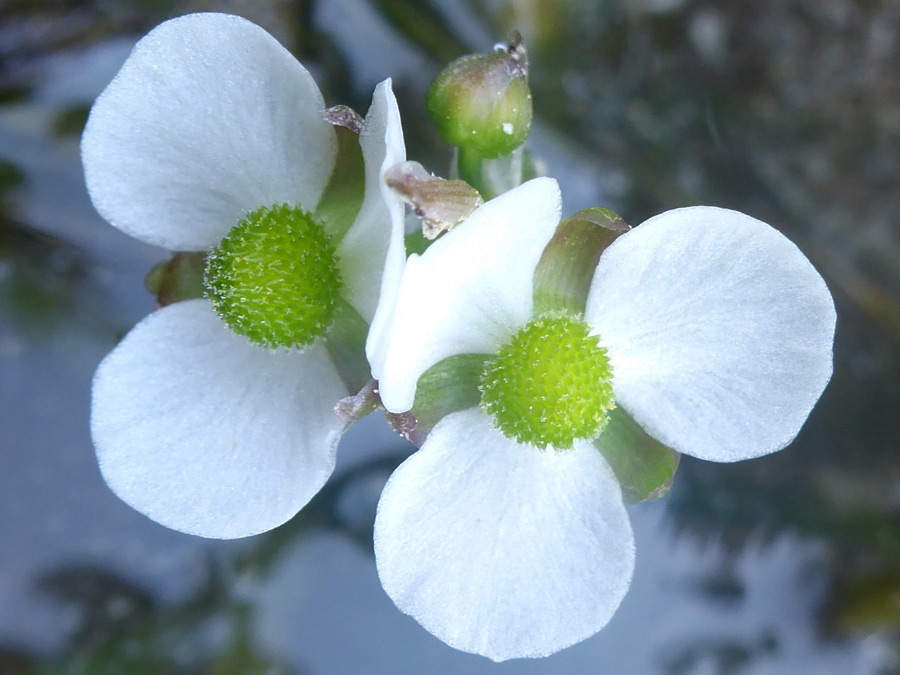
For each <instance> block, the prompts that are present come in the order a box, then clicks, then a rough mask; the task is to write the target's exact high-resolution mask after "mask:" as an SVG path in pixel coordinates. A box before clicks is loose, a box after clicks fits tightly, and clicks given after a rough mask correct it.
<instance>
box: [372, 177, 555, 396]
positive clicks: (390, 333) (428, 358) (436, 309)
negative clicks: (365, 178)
mask: <svg viewBox="0 0 900 675" xmlns="http://www.w3.org/2000/svg"><path fill="white" fill-rule="evenodd" d="M560 208H561V206H560V195H559V187H558V186H557V184H556V181H555V180H553V179H552V178H536V179H534V180H531V181H529V182H527V183H525V184H523V185H520V186H519V187H517V188H515V189H514V190H510V191H509V192H506V193H504V194H502V195H500V196H499V197H497V198H496V199H492V200H491V201H489V202H487V203H486V204H484V205H483V206H481V207H479V208H478V209H477V210H476V211H475V212H474V213H473V214H472V215H471V216H469V218H467V219H466V220H465V221H464V222H463V223H461V224H460V225H457V226H456V227H455V228H454V229H453V230H451V231H450V232H448V233H447V234H445V235H444V236H442V237H441V238H440V239H438V240H437V241H435V242H434V243H433V244H432V245H431V246H429V247H428V249H427V250H426V251H425V253H423V254H422V255H421V256H416V255H411V256H410V257H409V260H407V262H406V269H405V271H404V273H403V280H402V281H401V283H400V290H399V295H398V299H397V308H396V310H395V313H394V316H393V319H392V321H391V323H390V325H389V326H388V325H386V326H385V329H384V330H385V332H386V336H385V337H381V336H379V339H384V340H385V341H386V342H389V345H388V347H387V349H386V351H385V356H384V363H383V364H379V363H378V359H377V358H376V359H373V363H372V368H373V372H379V371H380V377H378V378H377V379H378V380H379V385H380V390H381V399H382V401H383V403H384V405H385V407H386V408H387V409H388V410H389V411H391V412H405V411H406V410H409V408H410V407H411V406H412V404H413V399H414V398H415V393H416V382H417V381H418V379H419V376H420V375H421V374H422V373H424V372H425V371H426V370H428V368H430V367H431V366H433V365H434V364H435V363H437V362H438V361H440V360H441V359H445V358H447V357H448V356H453V355H454V354H490V353H493V352H494V350H495V349H497V348H498V347H499V346H500V345H502V344H503V343H504V342H505V341H506V340H507V339H508V338H509V337H510V336H511V335H512V334H513V333H514V332H515V331H516V330H517V329H518V328H519V327H520V326H521V325H522V324H524V323H525V322H526V321H528V319H529V317H530V316H531V308H532V279H533V277H534V268H535V266H536V265H537V262H538V260H539V259H540V257H541V253H542V252H543V250H544V246H546V244H547V242H548V241H550V238H551V237H552V236H553V233H554V232H555V231H556V226H557V225H558V224H559V214H560Z"/></svg>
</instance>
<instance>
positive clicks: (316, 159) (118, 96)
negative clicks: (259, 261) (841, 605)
mask: <svg viewBox="0 0 900 675" xmlns="http://www.w3.org/2000/svg"><path fill="white" fill-rule="evenodd" d="M324 107H325V106H324V101H323V99H322V95H321V93H320V92H319V89H318V87H317V86H316V84H315V82H313V79H312V77H311V76H310V74H309V73H308V72H307V71H306V69H305V68H304V67H303V66H301V65H300V64H299V63H298V62H297V60H296V59H295V58H294V57H293V56H291V54H290V53H289V52H288V51H287V50H286V49H285V48H284V47H282V46H281V45H280V44H279V43H278V41H277V40H276V39H275V38H273V37H272V36H271V35H269V34H268V33H267V32H266V31H264V30H263V29H262V28H260V27H259V26H257V25H255V24H253V23H250V22H249V21H247V20H245V19H242V18H240V17H237V16H231V15H227V14H189V15H187V16H183V17H180V18H177V19H172V20H171V21H167V22H165V23H163V24H161V25H160V26H158V27H157V28H155V29H154V30H152V31H151V32H150V33H149V34H148V35H147V36H146V37H144V38H143V39H142V40H141V41H140V42H138V43H137V45H135V48H134V51H133V52H132V53H131V56H129V57H128V60H127V61H126V62H125V65H124V66H122V70H120V71H119V74H118V75H117V76H116V77H115V79H114V80H113V81H112V82H111V83H110V85H109V86H108V87H107V88H106V90H105V91H104V92H103V93H102V94H101V95H100V96H99V97H98V98H97V100H96V102H95V103H94V106H93V108H92V109H91V114H90V117H89V119H88V122H87V125H86V127H85V131H84V135H83V137H82V141H81V155H82V162H83V164H84V174H85V181H86V183H87V187H88V192H89V193H90V195H91V200H92V201H93V203H94V206H95V207H96V209H97V211H99V213H100V215H102V216H103V217H104V218H105V219H106V220H107V221H109V222H110V223H111V224H112V225H115V226H116V227H118V228H119V229H121V230H123V231H124V232H126V233H127V234H130V235H131V236H133V237H137V238H138V239H141V240H143V241H146V242H148V243H151V244H156V245H158V246H164V247H166V248H170V249H173V250H182V251H199V250H203V249H206V248H209V247H210V246H213V245H215V244H216V243H217V242H218V241H219V239H221V238H222V236H223V235H224V234H225V233H226V232H227V231H228V230H229V228H231V227H232V226H234V225H236V224H237V222H238V221H239V220H240V219H241V218H242V217H243V216H244V215H245V214H246V213H248V212H249V211H252V210H254V209H256V208H258V207H260V206H270V205H273V204H276V203H290V204H299V205H300V206H302V207H303V208H305V209H307V210H310V211H311V210H312V209H314V208H315V206H316V203H317V202H318V200H319V197H320V196H321V194H322V191H323V190H324V188H325V184H326V182H327V181H328V178H329V174H330V173H331V167H332V165H333V163H334V154H335V147H336V141H335V137H334V131H333V130H332V129H331V126H330V125H329V124H328V123H327V122H325V121H324V120H323V119H322V110H323V109H324Z"/></svg>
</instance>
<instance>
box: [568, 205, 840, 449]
mask: <svg viewBox="0 0 900 675" xmlns="http://www.w3.org/2000/svg"><path fill="white" fill-rule="evenodd" d="M585 318H586V320H587V321H588V323H589V324H591V326H592V327H593V329H594V331H595V332H597V333H598V334H599V335H600V341H601V343H602V344H603V345H605V346H606V347H607V348H608V349H609V356H610V361H611V363H612V366H613V377H614V382H613V389H614V391H615V394H616V398H617V401H618V403H619V404H620V405H622V406H623V407H624V408H625V409H626V410H627V411H628V412H629V413H630V414H631V415H632V416H633V417H634V419H635V420H636V421H637V422H638V423H639V424H640V425H641V426H642V427H643V428H644V429H645V430H646V431H647V432H648V433H650V434H651V435H652V436H653V437H655V438H656V439H657V440H659V441H660V442H662V443H663V444H665V445H667V446H669V447H671V448H674V449H675V450H678V451H679V452H683V453H685V454H688V455H693V456H694V457H699V458H701V459H708V460H713V461H718V462H733V461H737V460H742V459H749V458H752V457H758V456H760V455H765V454H767V453H770V452H774V451H775V450H779V449H781V448H783V447H784V446H785V445H787V444H788V443H789V442H790V441H791V440H792V439H793V438H794V436H796V435H797V432H798V431H799V430H800V427H801V426H802V425H803V423H804V421H805V420H806V418H807V416H808V415H809V412H810V410H812V407H813V406H814V405H815V403H816V401H817V400H818V399H819V396H820V395H821V393H822V391H823V389H824V388H825V385H826V384H827V383H828V380H829V379H830V377H831V370H832V344H833V341H834V327H835V319H836V317H835V311H834V303H833V301H832V299H831V294H830V293H829V291H828V288H827V286H826V285H825V282H824V281H823V280H822V277H821V276H820V275H819V273H818V272H816V270H815V269H814V268H813V266H812V265H811V264H810V262H809V261H808V260H807V259H806V257H805V256H804V255H803V254H802V253H801V252H800V250H799V249H798V248H797V247H796V246H795V245H794V244H793V243H791V242H790V241H789V240H788V239H787V238H785V237H784V236H783V235H782V234H780V233H779V232H778V231H777V230H775V229H774V228H772V227H770V226H769V225H766V224H765V223H763V222H761V221H759V220H756V219H755V218H751V217H750V216H747V215H744V214H742V213H738V212H737V211H729V210H726V209H719V208H713V207H708V206H698V207H692V208H685V209H676V210H674V211H668V212H666V213H663V214H661V215H659V216H656V217H654V218H651V219H650V220H648V221H647V222H645V223H644V224H642V225H640V226H638V227H637V228H635V229H634V230H632V231H631V232H628V233H627V234H624V235H623V236H621V237H619V239H617V240H616V241H615V242H614V243H613V244H612V245H611V246H610V247H609V249H607V250H606V252H605V253H604V254H603V255H602V256H601V257H600V262H599V263H598V265H597V270H596V272H595V274H594V279H593V281H592V284H591V290H590V293H589V295H588V300H587V308H586V311H585Z"/></svg>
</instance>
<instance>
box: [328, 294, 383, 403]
mask: <svg viewBox="0 0 900 675" xmlns="http://www.w3.org/2000/svg"><path fill="white" fill-rule="evenodd" d="M368 333H369V324H367V323H366V320H365V319H363V318H362V317H361V316H360V314H359V312H357V311H356V310H355V309H354V308H353V306H352V305H351V304H350V303H349V302H347V301H346V300H345V299H344V298H342V297H339V298H338V299H337V302H336V303H335V307H334V315H333V317H332V320H331V325H330V326H329V327H328V330H327V332H326V333H325V349H327V350H328V354H329V356H331V360H332V361H333V362H334V365H335V368H337V371H338V374H339V375H340V376H341V379H342V380H343V381H344V384H345V385H346V386H347V391H349V392H358V391H360V390H362V389H363V388H364V387H365V385H366V383H367V382H369V380H370V379H371V377H372V375H371V373H370V371H369V362H368V361H367V360H366V336H367V335H368Z"/></svg>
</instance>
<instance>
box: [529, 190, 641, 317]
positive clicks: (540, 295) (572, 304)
mask: <svg viewBox="0 0 900 675" xmlns="http://www.w3.org/2000/svg"><path fill="white" fill-rule="evenodd" d="M628 230H629V227H628V225H626V224H625V221H624V220H622V219H621V218H620V217H619V216H618V215H616V214H615V213H613V212H612V211H610V210H609V209H604V208H600V207H594V208H590V209H583V210H581V211H579V212H578V213H576V214H575V215H573V216H571V217H570V218H566V219H565V220H563V221H562V222H561V223H560V224H559V226H558V227H557V228H556V234H554V235H553V238H552V239H551V240H550V242H549V243H548V244H547V246H546V248H544V253H543V255H541V259H540V261H539V262H538V264H537V267H536V268H535V270H534V315H535V316H539V315H540V314H543V313H545V312H570V313H573V314H575V315H577V316H581V315H583V314H584V306H585V302H586V301H587V296H588V291H590V289H591V281H592V280H593V278H594V270H595V269H596V268H597V261H598V260H600V255H601V254H602V253H603V251H605V250H606V247H607V246H609V245H610V244H611V243H612V242H613V241H615V239H616V238H617V237H619V236H620V235H622V234H624V233H625V232H627V231H628Z"/></svg>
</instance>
